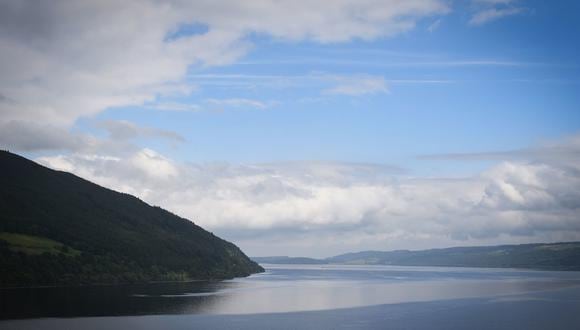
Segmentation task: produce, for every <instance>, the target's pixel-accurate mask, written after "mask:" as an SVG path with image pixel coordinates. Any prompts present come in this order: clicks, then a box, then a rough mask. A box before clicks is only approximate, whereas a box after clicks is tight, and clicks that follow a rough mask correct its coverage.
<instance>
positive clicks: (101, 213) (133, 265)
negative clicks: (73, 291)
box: [0, 151, 263, 286]
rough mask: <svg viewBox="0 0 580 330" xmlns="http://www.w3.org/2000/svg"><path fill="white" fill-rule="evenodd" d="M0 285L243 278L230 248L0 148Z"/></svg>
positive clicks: (241, 263)
mask: <svg viewBox="0 0 580 330" xmlns="http://www.w3.org/2000/svg"><path fill="white" fill-rule="evenodd" d="M0 210H1V212H0V286H27V285H55V284H94V283H126V282H145V281H172V280H190V279H223V278H231V277H237V276H247V275H250V274H252V273H256V272H261V271H263V269H262V268H261V267H260V266H258V265H257V264H256V263H255V262H253V261H251V260H250V259H249V258H248V257H247V256H246V255H245V254H244V253H243V252H242V251H241V250H240V249H239V248H238V247H237V246H235V245H234V244H232V243H230V242H227V241H225V240H222V239H220V238H219V237H217V236H215V235H213V234H212V233H210V232H207V231H205V230H204V229H203V228H201V227H199V226H197V225H195V224H194V223H193V222H191V221H189V220H187V219H183V218H181V217H178V216H176V215H175V214H172V213H170V212H168V211H166V210H164V209H161V208H159V207H153V206H150V205H148V204H146V203H145V202H143V201H141V200H139V199H138V198H136V197H134V196H131V195H127V194H123V193H119V192H115V191H112V190H110V189H106V188H103V187H101V186H99V185H96V184H94V183H91V182H89V181H86V180H84V179H81V178H79V177H77V176H75V175H73V174H70V173H66V172H60V171H54V170H51V169H48V168H46V167H43V166H41V165H39V164H37V163H35V162H32V161H30V160H27V159H25V158H23V157H20V156H18V155H15V154H12V153H9V152H6V151H0Z"/></svg>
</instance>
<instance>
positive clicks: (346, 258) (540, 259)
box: [253, 242, 580, 270]
mask: <svg viewBox="0 0 580 330" xmlns="http://www.w3.org/2000/svg"><path fill="white" fill-rule="evenodd" d="M253 259H254V260H255V261H257V262H260V263H274V264H288V263H297V262H287V261H286V260H285V259H284V258H282V257H275V258H268V257H265V258H264V257H263V258H253ZM289 259H290V260H300V259H302V258H289ZM308 259H309V258H308ZM308 263H310V264H313V263H318V264H352V265H397V266H448V267H489V268H531V269H546V270H548V269H549V270H580V242H569V243H550V244H522V245H500V246H484V247H454V248H447V249H431V250H422V251H409V250H397V251H362V252H355V253H347V254H342V255H338V256H335V257H330V258H326V259H310V260H309V262H308Z"/></svg>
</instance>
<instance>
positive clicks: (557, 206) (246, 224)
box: [38, 137, 580, 255]
mask: <svg viewBox="0 0 580 330" xmlns="http://www.w3.org/2000/svg"><path fill="white" fill-rule="evenodd" d="M577 140H578V138H577V137H574V138H571V139H567V140H563V141H559V142H557V143H554V145H553V146H552V148H559V150H566V152H565V153H564V152H561V153H560V157H559V158H555V159H554V158H550V159H548V158H549V157H547V158H546V157H544V154H543V153H541V152H538V153H529V152H528V153H526V156H525V157H523V156H522V155H517V156H515V157H507V156H506V157H504V158H505V160H504V161H502V162H500V163H499V164H497V165H494V166H492V167H491V168H489V169H487V170H486V171H483V172H481V173H479V174H477V175H474V176H471V177H465V178H459V179H458V178H417V177H412V176H410V175H409V174H408V173H406V172H405V171H404V170H402V169H400V168H397V167H393V166H387V165H377V164H358V163H342V162H294V163H293V162H287V163H274V164H246V165H236V164H228V163H215V164H191V163H179V162H175V161H172V160H171V159H169V158H166V157H164V156H162V155H160V154H158V153H156V152H154V151H152V150H149V149H140V150H133V151H131V152H130V153H129V154H127V155H126V156H124V157H110V156H104V155H101V156H97V155H83V154H73V155H68V156H55V157H42V158H39V159H38V160H39V161H40V162H41V163H43V164H46V165H48V166H51V167H53V168H60V169H64V170H68V171H72V172H73V173H76V174H78V175H80V176H82V177H84V178H87V179H89V180H92V181H95V182H97V183H100V184H102V185H105V186H107V187H111V188H114V189H118V190H121V191H124V192H127V193H131V194H135V195H137V196H139V197H140V198H142V199H144V200H145V201H147V202H150V203H152V204H155V205H160V206H162V207H165V208H167V209H169V210H172V211H173V212H176V213H177V214H179V215H181V216H184V217H187V218H189V219H191V220H193V221H195V222H196V223H198V224H199V225H202V226H204V227H206V228H208V229H209V230H213V231H216V232H217V233H220V234H223V235H225V236H226V237H228V238H230V239H235V240H236V242H239V243H240V244H241V245H242V247H244V248H246V249H248V251H249V252H250V253H253V254H260V253H261V254H264V253H265V254H272V253H273V252H282V253H283V252H284V251H288V250H292V251H295V252H296V253H298V252H300V253H302V254H307V255H320V254H333V253H339V252H344V251H348V250H349V249H362V248H382V249H387V248H417V247H421V246H425V247H432V246H448V245H462V244H463V245H464V244H490V243H501V242H531V241H555V240H556V241H557V240H570V239H580V220H579V216H580V202H579V201H580V161H579V159H578V155H579V154H580V148H579V144H577V143H576V142H575V141H577ZM515 154H517V152H516V153H515ZM266 242H271V243H266ZM267 244H271V245H272V249H271V250H268V251H267V252H264V251H263V247H264V245H267ZM314 247H317V249H318V250H315V251H314V250H312V249H313V248H314ZM260 249H261V250H260ZM260 251H262V252H260Z"/></svg>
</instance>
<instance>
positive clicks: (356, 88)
mask: <svg viewBox="0 0 580 330" xmlns="http://www.w3.org/2000/svg"><path fill="white" fill-rule="evenodd" d="M329 79H330V80H332V81H334V82H335V83H336V86H334V87H331V88H328V89H325V90H324V91H323V93H324V94H342V95H349V96H360V95H365V94H378V93H388V92H389V89H388V88H387V82H386V81H385V78H384V77H379V76H368V75H362V76H333V77H329Z"/></svg>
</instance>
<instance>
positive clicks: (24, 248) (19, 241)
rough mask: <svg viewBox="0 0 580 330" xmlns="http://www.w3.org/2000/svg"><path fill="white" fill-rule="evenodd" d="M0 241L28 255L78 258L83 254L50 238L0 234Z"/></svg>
mask: <svg viewBox="0 0 580 330" xmlns="http://www.w3.org/2000/svg"><path fill="white" fill-rule="evenodd" d="M0 240H3V241H5V242H6V243H8V245H9V246H10V249H11V250H14V251H19V252H23V253H26V254H31V255H36V254H42V253H45V252H47V253H51V254H61V253H62V254H65V255H67V256H71V257H72V256H77V255H79V254H80V253H81V252H80V251H79V250H75V249H73V248H70V247H67V246H65V245H64V244H62V243H59V242H57V241H53V240H51V239H48V238H44V237H38V236H31V235H23V234H14V233H0Z"/></svg>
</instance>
